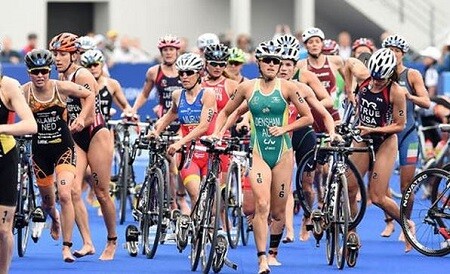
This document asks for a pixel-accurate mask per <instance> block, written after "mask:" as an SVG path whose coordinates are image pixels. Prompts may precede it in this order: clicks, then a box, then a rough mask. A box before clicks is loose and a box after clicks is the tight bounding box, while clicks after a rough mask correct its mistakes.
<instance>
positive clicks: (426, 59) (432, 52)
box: [420, 47, 441, 97]
mask: <svg viewBox="0 0 450 274" xmlns="http://www.w3.org/2000/svg"><path fill="white" fill-rule="evenodd" d="M420 56H422V63H423V64H424V65H425V73H424V75H423V78H424V82H425V86H426V87H427V90H428V94H429V95H430V97H432V96H436V95H437V94H436V88H437V85H438V80H439V74H438V72H437V70H436V64H437V62H438V61H439V59H440V58H441V51H440V50H439V49H438V48H436V47H427V48H426V49H424V50H422V51H421V52H420Z"/></svg>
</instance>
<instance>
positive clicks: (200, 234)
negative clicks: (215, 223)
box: [191, 179, 208, 271]
mask: <svg viewBox="0 0 450 274" xmlns="http://www.w3.org/2000/svg"><path fill="white" fill-rule="evenodd" d="M206 184H207V182H206V180H205V179H204V180H203V181H202V182H201V184H200V185H201V187H200V194H199V198H198V200H197V204H196V205H195V208H194V211H193V212H192V214H191V216H192V221H193V234H192V237H191V270H192V271H196V270H197V267H198V263H199V262H200V256H201V255H202V251H203V249H202V246H203V243H204V241H205V238H204V233H206V230H205V229H203V227H204V226H205V220H206V219H205V216H206V215H207V213H206V203H207V199H208V198H207V197H208V193H207V191H208V190H207V186H206Z"/></svg>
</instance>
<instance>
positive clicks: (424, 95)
mask: <svg viewBox="0 0 450 274" xmlns="http://www.w3.org/2000/svg"><path fill="white" fill-rule="evenodd" d="M408 79H409V81H410V84H411V86H412V88H413V90H414V91H415V95H413V94H411V93H409V92H408V93H407V94H406V98H407V99H409V100H411V101H412V102H413V103H414V104H416V105H418V106H419V107H422V108H429V107H430V103H431V102H430V97H429V95H428V91H427V88H426V87H425V84H424V83H423V79H422V75H421V74H420V72H419V71H417V70H415V69H409V70H408Z"/></svg>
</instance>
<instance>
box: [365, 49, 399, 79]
mask: <svg viewBox="0 0 450 274" xmlns="http://www.w3.org/2000/svg"><path fill="white" fill-rule="evenodd" d="M396 64H397V60H396V58H395V54H394V52H393V51H392V50H389V49H386V48H383V49H379V50H377V51H376V52H374V54H372V56H371V57H370V59H369V62H368V63H367V67H368V68H369V70H370V75H371V76H372V77H373V78H375V79H389V77H391V75H392V74H393V73H394V71H395V67H396Z"/></svg>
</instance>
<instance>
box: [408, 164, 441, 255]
mask: <svg viewBox="0 0 450 274" xmlns="http://www.w3.org/2000/svg"><path fill="white" fill-rule="evenodd" d="M449 183H450V172H448V171H445V170H443V169H435V168H432V169H428V170H425V171H423V172H421V173H419V174H417V175H416V176H415V177H414V180H413V181H412V182H411V183H410V184H409V185H408V187H407V188H406V191H405V193H404V194H403V196H402V200H401V203H400V220H401V226H402V229H403V233H404V234H405V237H406V239H407V240H408V241H409V242H410V243H411V245H412V246H413V247H414V248H415V249H416V250H417V251H419V252H420V253H422V254H424V255H426V256H434V257H438V256H444V255H447V254H449V253H450V188H449V187H448V185H449ZM427 189H431V195H430V196H428V193H425V192H428V191H427ZM411 209H412V210H411ZM408 210H410V211H411V217H410V220H411V221H412V222H414V224H412V223H411V222H410V221H409V220H408V216H407V215H408V214H407V213H408Z"/></svg>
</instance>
